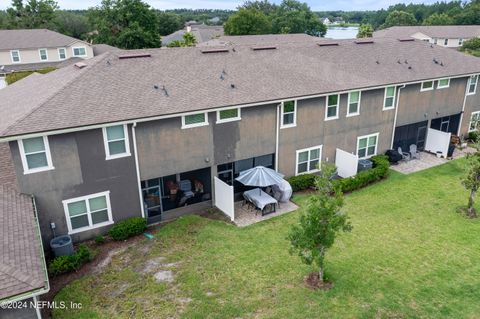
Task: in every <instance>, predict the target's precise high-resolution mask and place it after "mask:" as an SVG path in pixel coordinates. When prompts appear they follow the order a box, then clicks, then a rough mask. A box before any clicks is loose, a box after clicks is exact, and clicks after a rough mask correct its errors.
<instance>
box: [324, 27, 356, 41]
mask: <svg viewBox="0 0 480 319" xmlns="http://www.w3.org/2000/svg"><path fill="white" fill-rule="evenodd" d="M357 33H358V27H344V28H343V27H330V28H327V34H326V35H325V38H332V39H352V38H356V37H357Z"/></svg>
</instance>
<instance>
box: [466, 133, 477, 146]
mask: <svg viewBox="0 0 480 319" xmlns="http://www.w3.org/2000/svg"><path fill="white" fill-rule="evenodd" d="M468 139H469V140H470V141H472V142H473V143H476V142H477V141H478V132H477V131H473V132H470V133H468Z"/></svg>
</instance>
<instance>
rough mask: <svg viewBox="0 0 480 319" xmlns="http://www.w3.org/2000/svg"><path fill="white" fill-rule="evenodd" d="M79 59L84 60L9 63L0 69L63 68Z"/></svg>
mask: <svg viewBox="0 0 480 319" xmlns="http://www.w3.org/2000/svg"><path fill="white" fill-rule="evenodd" d="M79 61H83V59H82V58H79V57H73V58H69V59H67V60H63V61H55V62H38V63H22V64H8V65H3V69H0V74H1V73H10V72H20V71H37V70H41V69H45V68H50V67H52V68H57V69H59V68H63V67H66V66H69V65H72V64H74V63H77V62H79Z"/></svg>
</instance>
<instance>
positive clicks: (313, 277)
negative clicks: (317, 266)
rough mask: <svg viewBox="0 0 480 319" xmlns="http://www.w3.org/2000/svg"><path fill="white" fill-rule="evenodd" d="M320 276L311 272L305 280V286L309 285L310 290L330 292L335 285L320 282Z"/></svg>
mask: <svg viewBox="0 0 480 319" xmlns="http://www.w3.org/2000/svg"><path fill="white" fill-rule="evenodd" d="M319 278H320V277H319V276H318V273H317V272H311V273H309V274H308V275H307V276H305V278H303V281H304V282H305V285H307V287H308V288H310V289H312V290H318V289H321V290H330V289H332V288H333V283H332V282H329V281H323V282H321V281H320V280H319Z"/></svg>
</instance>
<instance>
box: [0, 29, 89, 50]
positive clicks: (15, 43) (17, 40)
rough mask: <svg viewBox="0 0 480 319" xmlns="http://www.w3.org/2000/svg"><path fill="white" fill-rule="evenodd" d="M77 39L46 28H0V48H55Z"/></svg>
mask: <svg viewBox="0 0 480 319" xmlns="http://www.w3.org/2000/svg"><path fill="white" fill-rule="evenodd" d="M75 41H80V40H78V39H75V38H72V37H69V36H67V35H64V34H61V33H58V32H55V31H50V30H47V29H31V30H24V29H20V30H0V50H13V49H19V50H20V49H37V48H57V47H62V46H68V45H70V44H72V43H73V42H75Z"/></svg>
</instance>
